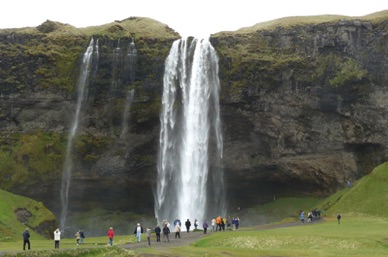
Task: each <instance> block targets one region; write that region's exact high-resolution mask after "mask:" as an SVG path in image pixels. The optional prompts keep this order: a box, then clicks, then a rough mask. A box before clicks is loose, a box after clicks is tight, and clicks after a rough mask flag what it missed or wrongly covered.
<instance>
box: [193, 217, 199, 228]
mask: <svg viewBox="0 0 388 257" xmlns="http://www.w3.org/2000/svg"><path fill="white" fill-rule="evenodd" d="M198 225H199V223H198V220H197V219H195V220H194V229H195V230H197V227H198Z"/></svg>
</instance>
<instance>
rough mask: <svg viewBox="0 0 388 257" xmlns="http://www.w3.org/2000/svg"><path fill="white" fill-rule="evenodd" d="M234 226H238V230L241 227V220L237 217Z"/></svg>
mask: <svg viewBox="0 0 388 257" xmlns="http://www.w3.org/2000/svg"><path fill="white" fill-rule="evenodd" d="M234 224H235V225H236V229H238V228H239V227H240V218H239V217H236V219H235V221H234Z"/></svg>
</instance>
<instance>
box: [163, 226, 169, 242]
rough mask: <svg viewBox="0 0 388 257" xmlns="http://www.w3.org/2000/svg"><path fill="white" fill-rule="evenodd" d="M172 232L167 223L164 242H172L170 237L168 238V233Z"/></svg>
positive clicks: (164, 230)
mask: <svg viewBox="0 0 388 257" xmlns="http://www.w3.org/2000/svg"><path fill="white" fill-rule="evenodd" d="M169 234H170V229H169V228H168V226H167V224H165V225H164V228H163V240H164V242H166V240H167V242H170V239H169V238H168V235H169Z"/></svg>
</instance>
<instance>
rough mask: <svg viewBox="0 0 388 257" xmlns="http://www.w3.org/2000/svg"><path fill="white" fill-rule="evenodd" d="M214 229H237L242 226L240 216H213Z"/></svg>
mask: <svg viewBox="0 0 388 257" xmlns="http://www.w3.org/2000/svg"><path fill="white" fill-rule="evenodd" d="M211 225H212V231H215V232H217V231H225V226H226V228H232V230H236V229H238V228H239V227H240V218H239V217H233V218H230V217H221V216H218V217H217V218H216V217H213V219H212V223H211Z"/></svg>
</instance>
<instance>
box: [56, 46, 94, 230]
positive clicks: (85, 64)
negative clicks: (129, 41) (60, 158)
mask: <svg viewBox="0 0 388 257" xmlns="http://www.w3.org/2000/svg"><path fill="white" fill-rule="evenodd" d="M94 49H95V50H94ZM97 51H98V46H96V45H95V44H94V40H93V38H92V39H91V40H90V43H89V46H88V48H87V49H86V51H85V53H84V55H83V59H82V65H81V72H80V76H79V78H78V83H77V95H78V96H77V106H76V111H75V115H74V119H73V121H72V125H71V130H70V133H69V137H68V141H67V146H66V156H65V162H64V165H63V170H62V184H61V192H60V194H61V207H62V210H61V219H60V228H61V229H62V230H64V229H65V225H66V217H67V213H68V209H69V188H70V181H71V173H72V169H73V160H72V152H73V140H74V137H75V135H76V133H77V129H78V124H79V118H80V113H81V109H82V104H83V102H84V101H85V98H86V96H87V89H88V88H87V84H88V82H89V74H90V71H91V63H92V57H93V53H94V52H97ZM97 53H98V52H97Z"/></svg>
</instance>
